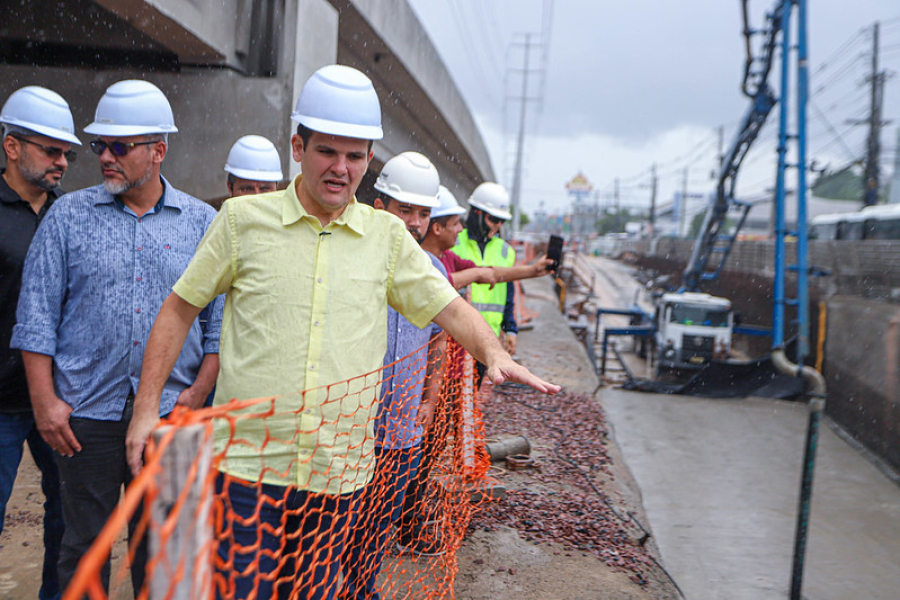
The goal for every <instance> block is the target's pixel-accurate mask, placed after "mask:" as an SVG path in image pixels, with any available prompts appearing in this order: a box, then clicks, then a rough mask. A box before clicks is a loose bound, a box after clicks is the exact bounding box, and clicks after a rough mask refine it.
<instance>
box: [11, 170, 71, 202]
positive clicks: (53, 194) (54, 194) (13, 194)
mask: <svg viewBox="0 0 900 600" xmlns="http://www.w3.org/2000/svg"><path fill="white" fill-rule="evenodd" d="M3 173H6V168H3V169H0V202H6V203H8V204H15V203H16V202H25V201H24V200H22V197H21V196H19V194H18V193H17V192H16V190H14V189H12V188H11V187H9V184H8V183H6V180H5V179H4V178H3V177H2V175H3ZM60 196H62V192H61V191H60V190H59V188H56V189H55V190H50V192H49V194H48V195H47V204H46V205H45V206H49V205H50V204H52V203H53V201H54V200H56V199H57V198H59V197H60Z"/></svg>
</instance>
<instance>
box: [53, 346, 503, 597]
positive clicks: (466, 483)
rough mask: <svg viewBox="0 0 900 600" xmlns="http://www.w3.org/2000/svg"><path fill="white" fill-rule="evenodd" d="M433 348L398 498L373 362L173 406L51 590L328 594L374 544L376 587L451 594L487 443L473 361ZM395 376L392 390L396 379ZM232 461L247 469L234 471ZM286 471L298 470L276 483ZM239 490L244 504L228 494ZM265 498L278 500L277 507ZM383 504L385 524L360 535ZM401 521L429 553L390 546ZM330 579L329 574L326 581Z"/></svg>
mask: <svg viewBox="0 0 900 600" xmlns="http://www.w3.org/2000/svg"><path fill="white" fill-rule="evenodd" d="M441 335H446V334H441ZM416 355H418V356H419V357H420V358H419V359H414V357H415V356H416ZM423 356H427V352H419V353H413V354H411V355H410V356H408V357H405V358H404V359H401V361H398V362H400V363H404V364H403V366H404V367H406V369H405V370H404V371H402V372H405V373H407V374H410V373H411V374H414V375H413V376H415V374H419V373H424V372H425V370H426V369H427V368H428V365H427V360H428V359H427V358H421V357H423ZM441 358H442V362H443V371H442V372H441V375H440V377H441V383H440V388H439V393H438V398H437V403H436V410H435V416H434V421H433V423H432V424H431V426H430V428H428V430H427V433H426V434H425V436H423V438H422V439H421V440H415V442H416V443H418V442H419V441H421V462H422V468H421V470H420V471H419V475H420V478H419V484H418V486H416V487H417V491H418V493H417V494H415V495H413V496H410V498H415V499H416V502H414V503H412V504H413V505H412V506H409V504H410V502H407V503H406V504H404V503H398V502H397V499H398V498H397V493H396V492H397V487H398V486H397V485H396V479H395V478H394V477H392V476H391V475H392V474H397V473H407V474H408V473H409V471H410V468H411V467H413V466H415V465H411V464H402V461H404V460H411V459H410V458H409V457H410V456H412V455H413V454H414V453H409V452H407V453H404V452H399V453H392V452H389V451H378V450H376V449H375V446H376V441H378V440H376V439H375V438H374V436H373V434H374V431H375V426H376V423H377V421H378V418H379V415H380V414H382V413H380V410H382V409H380V408H379V406H380V403H379V402H378V401H377V399H378V398H379V396H380V395H381V392H382V386H383V385H384V384H385V381H383V376H382V375H383V373H384V372H385V371H384V370H382V371H378V372H376V373H369V374H366V375H363V376H360V377H358V378H355V379H354V380H350V381H346V382H341V383H336V384H332V385H330V386H329V387H328V388H327V389H326V390H323V389H318V390H307V391H304V392H300V393H297V394H293V395H290V396H281V397H271V398H259V399H255V400H246V401H236V400H235V401H231V402H230V403H228V404H225V405H220V406H215V407H209V408H203V409H200V410H194V411H188V410H181V409H178V410H176V411H175V412H174V413H173V414H172V415H171V416H170V417H169V418H168V419H166V420H164V421H162V422H161V423H160V425H159V426H158V427H157V428H156V429H155V430H154V432H153V434H152V436H151V439H150V441H149V443H148V447H147V450H146V452H145V462H144V467H143V470H142V471H141V473H140V474H139V475H138V476H137V477H136V478H135V479H134V481H133V482H132V484H131V485H130V486H129V487H128V489H127V490H126V492H125V494H124V499H123V500H122V501H121V502H120V505H119V507H118V509H117V510H116V511H115V513H114V514H113V515H112V517H111V518H110V519H109V521H108V522H107V525H106V527H105V528H104V529H103V531H102V533H101V534H100V536H99V537H98V538H97V540H96V542H95V543H94V545H93V546H92V548H91V549H90V551H89V552H88V553H87V554H86V555H85V556H84V557H83V559H82V561H81V563H80V564H79V567H78V570H77V572H76V574H75V577H74V578H73V580H72V581H71V582H70V585H69V586H68V589H67V590H66V592H65V594H64V596H63V598H64V600H75V599H80V598H90V599H92V600H99V599H105V598H128V597H132V594H133V597H135V598H142V599H144V598H146V599H152V600H162V599H181V598H189V599H198V598H201V599H206V598H234V597H246V598H259V599H266V598H307V597H310V598H311V597H323V598H330V597H337V598H340V597H343V596H342V595H343V594H347V593H348V591H347V589H346V586H347V585H348V582H350V581H356V580H364V579H365V577H366V576H367V575H371V573H372V570H373V569H377V567H378V564H377V563H378V557H377V555H379V554H383V555H384V559H383V563H382V564H381V568H380V572H379V574H378V577H377V585H376V589H377V591H378V592H379V593H380V595H381V597H382V598H415V599H427V598H452V597H453V584H454V579H455V575H456V573H457V563H456V551H457V550H458V548H459V547H460V544H461V543H462V541H463V537H464V536H465V533H466V528H467V526H468V524H469V521H470V519H471V517H472V515H473V514H474V512H475V511H477V510H479V507H480V506H481V504H482V503H483V502H487V501H489V499H490V493H485V488H484V486H485V480H486V473H487V471H488V468H489V466H490V458H489V457H488V455H487V453H486V451H485V449H484V447H485V443H484V442H485V440H484V428H483V423H482V420H481V416H480V411H479V408H478V402H477V394H476V389H475V365H474V360H473V359H472V358H471V357H470V356H469V355H467V354H466V353H465V352H464V351H462V349H461V348H460V347H459V346H458V345H457V344H456V343H455V342H454V341H453V340H452V339H448V340H447V350H446V352H445V353H444V354H443V356H442V357H441ZM414 360H418V362H416V363H415V364H412V363H411V361H414ZM413 376H411V377H410V378H413ZM394 383H395V386H394V389H395V392H396V391H397V390H400V392H399V393H400V394H402V393H403V389H404V386H405V384H406V383H408V382H407V381H403V382H394ZM337 390H340V392H341V393H335V391H337ZM323 398H324V400H323ZM398 399H399V398H397V397H396V396H395V398H394V402H396V401H397V400H398ZM310 411H312V412H314V413H315V414H314V417H315V418H312V419H310ZM346 422H350V423H352V425H350V426H346ZM308 423H314V426H309V425H308ZM395 425H396V424H395V423H391V422H390V421H385V420H384V419H382V424H381V432H382V434H383V435H384V436H386V437H390V434H391V433H392V431H391V428H392V427H394V426H395ZM245 434H246V435H245ZM382 437H383V436H381V435H379V440H380V439H382ZM304 448H306V449H309V450H311V452H306V453H304V452H303V451H302V450H303V449H304ZM332 455H333V456H332ZM329 456H331V458H330V459H323V457H329ZM254 461H255V462H254ZM376 463H377V466H376ZM247 464H250V465H252V466H253V469H252V470H253V471H255V472H256V473H257V475H256V476H255V477H253V476H248V475H247V473H248V472H249V471H248V470H247V469H246V465H247ZM373 474H374V475H373ZM422 475H424V478H423V477H421V476H422ZM360 477H361V478H362V479H361V480H360ZM290 480H294V481H295V483H299V484H300V485H296V486H295V485H280V482H284V481H290ZM300 480H302V481H300ZM272 481H275V482H276V484H274V485H273V484H271V483H270V482H272ZM360 481H362V482H363V483H364V484H365V485H364V486H362V487H361V488H360V487H359V486H360V485H361V484H360ZM354 482H356V483H355V484H354ZM404 483H407V484H408V483H409V482H408V481H405V482H404ZM304 486H307V487H311V488H312V487H315V488H316V489H319V488H323V489H324V490H325V491H322V492H305V491H304ZM354 486H356V487H357V488H358V489H355V491H354ZM334 490H337V491H334ZM248 497H249V498H251V503H250V505H249V509H248V508H247V506H246V503H245V504H244V505H240V506H239V505H238V499H239V498H244V499H246V498H248ZM273 511H274V513H275V514H280V515H281V516H280V517H277V518H276V520H273V518H272V517H271V514H272V513H273ZM385 514H391V515H392V517H389V518H388V521H392V524H391V526H390V527H388V529H387V535H384V536H381V537H383V538H384V539H383V541H382V542H379V543H378V544H374V545H377V546H379V547H373V541H374V540H377V539H380V538H379V536H378V535H377V531H378V529H379V527H383V526H384V515H385ZM394 517H396V520H394ZM378 519H382V520H381V522H379V521H378ZM130 522H131V525H132V527H134V532H133V534H132V539H131V540H130V541H129V542H127V545H126V542H125V541H124V540H125V537H126V532H127V531H128V528H129V523H130ZM407 523H412V524H413V525H412V526H409V527H407V525H406V524H407ZM404 529H406V530H404ZM401 536H402V540H403V541H404V542H405V544H406V546H405V547H406V548H407V549H409V548H425V549H426V550H431V551H430V552H426V553H427V554H431V556H426V555H424V554H414V553H406V554H403V553H398V552H397V544H398V542H399V541H400V540H401ZM417 536H418V537H417ZM351 540H357V542H359V541H360V540H361V541H362V546H361V547H362V550H361V551H360V552H357V553H354V552H351V550H352V547H353V544H352V543H351ZM355 543H356V542H355ZM141 544H146V547H147V556H148V558H147V561H146V566H145V567H144V568H143V569H139V566H138V565H133V563H135V561H136V557H137V556H138V555H139V553H138V552H137V548H138V547H139V546H140V545H141ZM126 548H127V549H126ZM359 548H360V546H359V544H358V543H357V550H359ZM373 554H375V555H376V556H375V558H373V557H372V555H373ZM111 555H112V556H113V557H114V558H113V560H112V561H111V564H112V571H111V575H110V576H109V582H108V585H107V583H106V582H105V581H104V578H105V576H104V575H103V573H104V565H106V564H107V563H108V561H110V557H111ZM360 557H362V558H360ZM354 560H355V562H354ZM336 564H337V565H338V566H337V567H335V565H336ZM132 566H137V567H138V569H139V570H140V571H141V573H139V575H140V576H139V577H137V578H135V579H134V581H136V582H137V583H136V586H137V587H138V589H132V577H133V576H134V573H132V574H131V576H130V574H129V569H130V568H131V567H132ZM335 568H338V569H340V574H339V575H338V576H337V577H334V575H335V571H334V569H335ZM329 580H330V581H332V582H337V583H333V584H332V585H331V588H335V586H337V588H336V589H328V583H327V582H328V581H329ZM342 586H343V588H344V589H340V588H341V587H342Z"/></svg>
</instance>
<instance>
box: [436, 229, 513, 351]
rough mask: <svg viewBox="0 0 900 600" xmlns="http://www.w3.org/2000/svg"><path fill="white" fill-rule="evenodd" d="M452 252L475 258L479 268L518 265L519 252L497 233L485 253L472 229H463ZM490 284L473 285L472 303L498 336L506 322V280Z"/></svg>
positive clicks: (486, 247) (473, 260) (467, 258)
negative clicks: (473, 236) (504, 320)
mask: <svg viewBox="0 0 900 600" xmlns="http://www.w3.org/2000/svg"><path fill="white" fill-rule="evenodd" d="M451 251H452V252H453V253H454V254H456V255H457V256H458V257H460V258H464V259H466V260H471V261H472V262H474V263H475V264H476V265H478V266H479V267H511V266H513V265H514V264H516V251H515V250H513V247H512V246H510V245H509V244H507V243H506V242H505V241H504V240H503V239H501V238H500V237H498V236H494V237H493V238H491V239H490V241H488V243H487V246H485V248H484V254H483V255H482V253H481V248H479V247H478V242H476V241H474V240H470V239H469V232H468V230H466V229H463V230H462V231H461V232H459V237H457V238H456V245H455V246H453V248H451ZM490 287H491V286H489V285H487V284H486V283H473V284H472V305H473V306H475V308H476V309H477V310H478V312H480V313H481V315H482V316H483V317H484V320H485V321H487V323H488V325H490V326H491V329H493V330H494V333H495V334H497V335H498V336H499V335H500V325H501V324H502V323H503V309H504V308H506V289H507V287H508V286H507V285H506V284H505V283H500V284H497V285H495V286H494V289H490Z"/></svg>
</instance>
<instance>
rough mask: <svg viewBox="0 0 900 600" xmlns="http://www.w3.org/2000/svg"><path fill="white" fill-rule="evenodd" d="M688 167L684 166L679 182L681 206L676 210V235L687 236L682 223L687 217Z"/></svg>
mask: <svg viewBox="0 0 900 600" xmlns="http://www.w3.org/2000/svg"><path fill="white" fill-rule="evenodd" d="M687 189H688V168H687V167H685V168H684V179H683V180H682V183H681V206H679V210H678V237H687V230H686V229H685V228H684V224H685V221H686V217H687V200H688V195H687V194H688V192H687Z"/></svg>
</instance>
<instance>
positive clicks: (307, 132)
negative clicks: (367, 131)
mask: <svg viewBox="0 0 900 600" xmlns="http://www.w3.org/2000/svg"><path fill="white" fill-rule="evenodd" d="M313 133H315V131H313V130H312V129H310V128H309V127H307V126H306V125H304V124H303V123H297V135H299V136H300V139H301V140H303V147H304V148H306V146H307V144H309V138H311V137H312V134H313ZM368 142H369V150H371V149H372V143H373V142H374V140H368Z"/></svg>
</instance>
